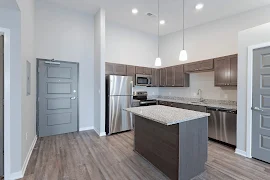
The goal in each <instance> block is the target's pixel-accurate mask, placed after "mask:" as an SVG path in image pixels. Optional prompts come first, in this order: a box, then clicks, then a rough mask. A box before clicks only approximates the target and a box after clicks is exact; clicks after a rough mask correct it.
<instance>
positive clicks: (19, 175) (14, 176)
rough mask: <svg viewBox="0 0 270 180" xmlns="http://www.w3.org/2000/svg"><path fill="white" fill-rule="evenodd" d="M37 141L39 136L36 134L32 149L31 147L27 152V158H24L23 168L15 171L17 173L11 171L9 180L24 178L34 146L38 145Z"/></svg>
mask: <svg viewBox="0 0 270 180" xmlns="http://www.w3.org/2000/svg"><path fill="white" fill-rule="evenodd" d="M36 142H37V136H35V137H34V139H33V141H32V144H31V146H30V149H29V151H28V153H27V156H26V158H25V160H24V163H23V167H22V170H21V171H18V172H15V173H11V174H10V176H9V177H8V180H15V179H20V178H23V176H24V173H25V170H26V168H27V165H28V162H29V160H30V157H31V154H32V152H33V149H34V147H35V145H36Z"/></svg>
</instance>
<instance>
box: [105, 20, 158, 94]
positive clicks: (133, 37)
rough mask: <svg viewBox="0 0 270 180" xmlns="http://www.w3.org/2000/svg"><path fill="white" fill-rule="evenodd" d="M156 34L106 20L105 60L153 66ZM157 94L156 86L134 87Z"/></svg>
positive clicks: (136, 89)
mask: <svg viewBox="0 0 270 180" xmlns="http://www.w3.org/2000/svg"><path fill="white" fill-rule="evenodd" d="M157 40H158V39H157V36H156V35H153V34H149V33H145V32H142V31H138V30H135V29H131V28H129V27H127V26H123V25H120V24H117V23H112V22H109V21H106V59H105V61H106V62H112V63H120V64H129V65H136V66H145V67H154V63H155V59H156V57H157V49H158V47H157V43H158V41H157ZM134 91H147V92H148V94H149V95H158V88H152V87H135V88H134Z"/></svg>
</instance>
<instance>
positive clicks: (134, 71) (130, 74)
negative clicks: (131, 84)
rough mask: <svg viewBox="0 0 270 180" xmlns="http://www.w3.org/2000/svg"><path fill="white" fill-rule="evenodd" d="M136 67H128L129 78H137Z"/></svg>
mask: <svg viewBox="0 0 270 180" xmlns="http://www.w3.org/2000/svg"><path fill="white" fill-rule="evenodd" d="M135 74H136V66H131V65H127V76H135Z"/></svg>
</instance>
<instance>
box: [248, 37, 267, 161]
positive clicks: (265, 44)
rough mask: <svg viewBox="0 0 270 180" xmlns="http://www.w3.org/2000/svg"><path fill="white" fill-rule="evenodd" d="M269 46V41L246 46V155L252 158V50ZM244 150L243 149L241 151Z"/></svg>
mask: <svg viewBox="0 0 270 180" xmlns="http://www.w3.org/2000/svg"><path fill="white" fill-rule="evenodd" d="M268 46H270V42H266V43H262V44H257V45H252V46H249V47H248V64H247V72H248V73H247V97H246V98H247V107H246V110H247V134H246V137H247V139H246V156H247V157H248V158H252V156H251V147H252V110H251V107H252V83H253V79H252V78H253V50H254V49H259V48H263V47H268ZM243 152H244V151H243Z"/></svg>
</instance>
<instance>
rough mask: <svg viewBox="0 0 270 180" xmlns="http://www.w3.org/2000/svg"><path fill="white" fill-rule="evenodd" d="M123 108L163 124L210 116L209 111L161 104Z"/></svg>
mask: <svg viewBox="0 0 270 180" xmlns="http://www.w3.org/2000/svg"><path fill="white" fill-rule="evenodd" d="M124 110H125V111H128V112H131V113H133V114H135V115H138V116H141V117H144V118H146V119H150V120H153V121H156V122H158V123H161V124H164V125H173V124H178V123H182V122H186V121H190V120H195V119H199V118H203V117H207V116H210V114H209V113H203V112H197V111H191V110H186V109H180V108H174V107H168V106H161V105H154V106H142V107H133V108H126V109H124Z"/></svg>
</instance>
